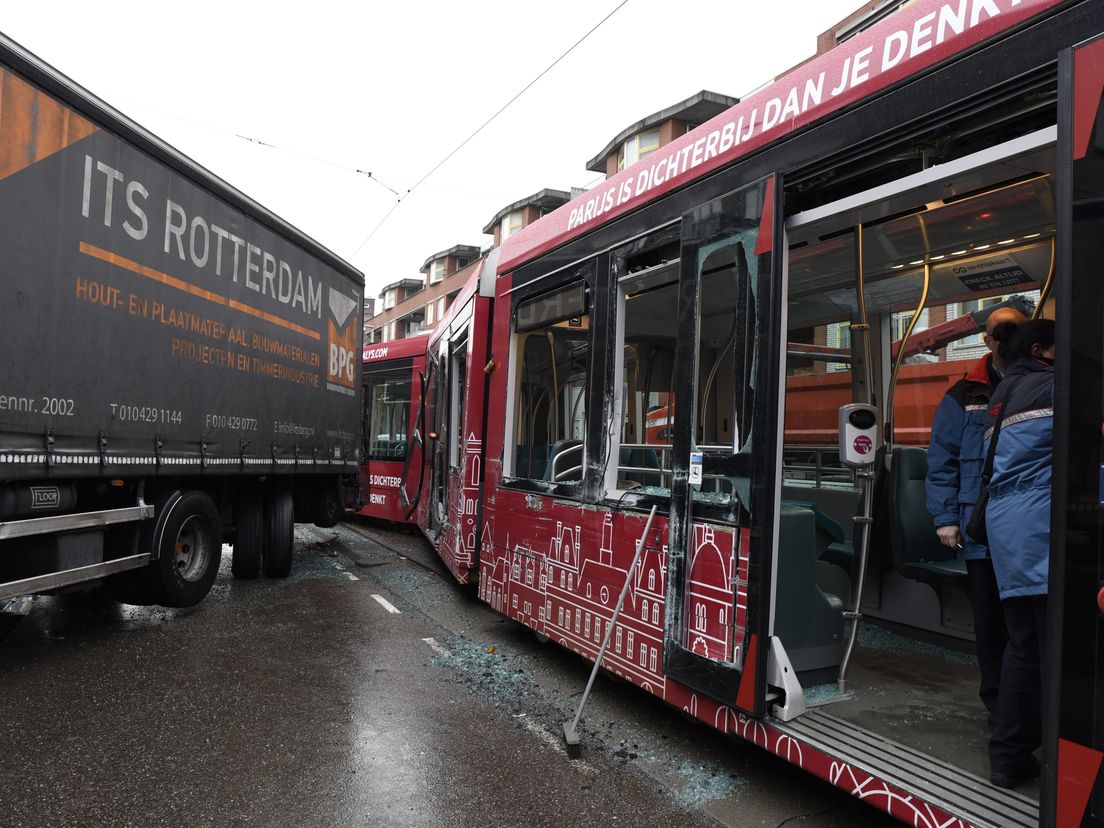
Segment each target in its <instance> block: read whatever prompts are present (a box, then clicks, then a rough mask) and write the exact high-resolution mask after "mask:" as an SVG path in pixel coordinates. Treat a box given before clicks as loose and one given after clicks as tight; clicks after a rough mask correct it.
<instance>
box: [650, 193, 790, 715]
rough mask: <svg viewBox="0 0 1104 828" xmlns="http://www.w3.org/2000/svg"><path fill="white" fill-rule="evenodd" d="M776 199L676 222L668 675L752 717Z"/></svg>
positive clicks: (747, 196)
mask: <svg viewBox="0 0 1104 828" xmlns="http://www.w3.org/2000/svg"><path fill="white" fill-rule="evenodd" d="M774 186H775V180H774V179H773V178H768V179H764V180H761V181H759V182H757V183H755V184H752V185H750V186H748V187H745V188H743V189H741V190H737V191H736V192H733V193H730V194H729V195H727V196H723V197H721V198H719V199H716V200H715V201H712V202H710V203H707V204H704V205H702V206H701V207H699V208H697V209H695V210H692V211H691V212H689V213H687V214H686V215H685V216H684V217H683V221H682V253H681V273H680V290H679V293H680V295H679V317H680V319H679V326H680V327H679V330H680V341H679V345H678V349H677V351H676V372H675V373H676V379H675V403H676V405H675V416H674V423H675V426H674V446H673V456H674V475H673V486H672V492H671V519H670V537H669V546H670V553H669V557H668V567H669V572H668V594H667V607H668V617H667V630H666V639H667V640H666V642H665V659H666V660H665V667H666V670H667V673H668V675H671V676H673V677H674V678H676V679H678V680H679V681H682V682H685V683H686V684H688V685H689V686H691V687H694V688H695V689H697V690H700V691H702V692H704V693H706V694H707V695H710V696H712V697H713V698H716V699H718V700H721V701H724V702H725V703H726V704H731V705H734V706H736V707H738V708H740V709H742V710H745V711H747V712H757V708H758V707H759V706H761V704H762V698H761V690H762V688H761V687H759V686H758V685H759V684H760V683H759V682H757V681H756V680H755V677H756V676H757V675H760V670H761V664H762V663H761V662H760V660H759V659H760V658H762V657H764V656H765V651H764V648H763V647H760V646H759V644H758V641H759V639H758V638H757V635H758V633H759V632H760V631H761V630H762V626H761V625H762V622H763V618H762V615H761V614H762V613H763V612H764V611H765V609H766V604H767V603H769V601H764V600H763V597H764V596H763V593H762V592H761V590H760V587H761V584H762V583H763V582H762V579H763V578H764V577H769V575H768V570H769V557H770V553H769V550H770V531H769V529H768V528H767V527H769V526H770V525H771V524H773V520H772V519H771V517H770V513H771V511H772V510H771V504H770V502H769V500H765V499H764V493H765V492H766V491H767V486H766V484H767V481H768V479H769V478H770V475H771V471H770V469H771V468H772V466H773V463H772V462H771V458H772V456H773V455H772V453H771V452H770V449H769V442H770V440H769V438H768V437H767V433H766V429H767V427H768V425H769V421H770V419H771V418H770V417H769V416H767V412H768V411H769V410H770V408H771V405H770V401H769V400H768V399H767V395H768V393H769V392H768V391H767V386H768V385H769V383H767V382H766V381H765V378H766V376H767V373H766V371H767V363H768V362H770V360H769V359H767V356H768V354H769V350H768V349H767V347H766V343H767V341H768V339H769V331H770V292H771V290H770V286H771V283H772V279H773V272H772V268H773V265H774V257H773V255H772V251H773V233H774V211H773V204H774ZM766 583H769V581H767V582H766ZM768 594H769V593H768ZM745 677H746V678H747V681H742V679H744V678H745Z"/></svg>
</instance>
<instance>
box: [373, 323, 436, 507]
mask: <svg viewBox="0 0 1104 828" xmlns="http://www.w3.org/2000/svg"><path fill="white" fill-rule="evenodd" d="M428 342H429V335H428V334H426V335H423V336H414V337H409V338H407V339H397V340H395V341H393V342H383V343H379V344H371V345H366V346H365V347H364V359H363V363H364V366H363V375H362V376H363V382H364V386H365V395H364V423H365V433H364V436H365V447H364V457H363V458H362V460H361V463H360V497H361V504H362V505H361V508H360V510H359V511H358V512H357V514H359V515H360V516H361V517H368V518H376V519H378V520H386V521H391V522H393V523H407V522H409V521H410V520H411V517H410V516H409V514H408V512H409V508H408V507H404V506H403V503H402V498H401V494H400V492H401V488H402V482H403V477H404V474H408V473H409V470H410V469H418V468H420V467H421V465H422V461H421V457H420V456H417V455H415V456H412V457H409V459H408V455H409V453H411V452H414V451H415V446H414V440H413V430H414V420H413V418H412V417H411V416H410V412H411V411H416V410H417V409H418V407H419V406H420V405H421V382H420V380H419V377H420V376H421V375H423V374H424V373H425V365H426V345H427V343H428Z"/></svg>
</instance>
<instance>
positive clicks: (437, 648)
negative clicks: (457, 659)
mask: <svg viewBox="0 0 1104 828" xmlns="http://www.w3.org/2000/svg"><path fill="white" fill-rule="evenodd" d="M422 641H424V642H425V643H426V644H428V645H429V649H431V650H433V652H435V653H437V655H439V656H444V657H445V658H452V653H451V652H450V651H449V650H448V649H447V648H445V647H442V646H441V645H440V644H438V643H437V639H436V638H423V639H422Z"/></svg>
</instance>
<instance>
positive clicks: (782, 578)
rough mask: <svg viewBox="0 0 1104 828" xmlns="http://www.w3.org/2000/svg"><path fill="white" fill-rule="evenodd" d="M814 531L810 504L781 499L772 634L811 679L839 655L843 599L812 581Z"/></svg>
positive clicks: (828, 673) (819, 677)
mask: <svg viewBox="0 0 1104 828" xmlns="http://www.w3.org/2000/svg"><path fill="white" fill-rule="evenodd" d="M818 531H819V530H818V528H817V518H816V514H815V512H814V511H813V509H810V508H808V507H807V506H805V505H798V504H794V503H788V502H785V503H783V504H782V513H781V517H780V523H779V544H778V572H777V579H776V588H777V591H776V600H777V603H776V606H777V611H776V613H775V623H774V634H775V635H777V636H778V637H779V639H781V641H782V645H783V646H784V647H785V648H786V654H787V655H788V656H789V658H790V663H791V664H792V665H793V668H794V670H795V671H796V672H797V674H798V677H799V678H800V679H801V680H802V682H808V681H812V682H814V683H815V682H817V681H824V680H827V679H830V678H831V677H832V676H833V675H834V674H835V671H836V670H837V669H838V667H839V664H840V661H841V660H842V659H843V600H842V599H841V598H840V596H838V595H836V594H834V593H832V592H827V591H825V590H823V589H821V588H820V587H818V586H817V572H816V564H817V556H818V550H819V547H820V545H819V544H818V543H817V533H818Z"/></svg>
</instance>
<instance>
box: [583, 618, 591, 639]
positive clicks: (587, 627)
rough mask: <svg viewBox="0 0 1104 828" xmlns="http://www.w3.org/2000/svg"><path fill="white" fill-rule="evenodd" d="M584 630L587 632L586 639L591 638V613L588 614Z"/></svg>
mask: <svg viewBox="0 0 1104 828" xmlns="http://www.w3.org/2000/svg"><path fill="white" fill-rule="evenodd" d="M584 629H585V630H586V633H585V635H586V637H587V638H590V613H589V612H588V613H587V617H586V626H585V627H584Z"/></svg>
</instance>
